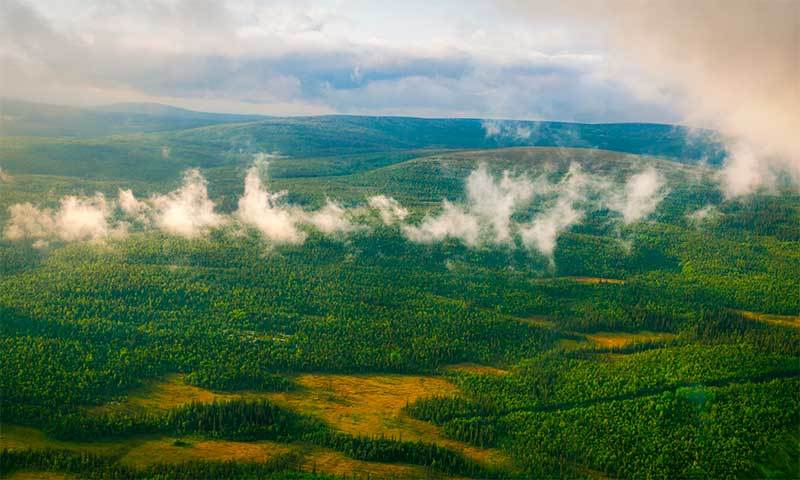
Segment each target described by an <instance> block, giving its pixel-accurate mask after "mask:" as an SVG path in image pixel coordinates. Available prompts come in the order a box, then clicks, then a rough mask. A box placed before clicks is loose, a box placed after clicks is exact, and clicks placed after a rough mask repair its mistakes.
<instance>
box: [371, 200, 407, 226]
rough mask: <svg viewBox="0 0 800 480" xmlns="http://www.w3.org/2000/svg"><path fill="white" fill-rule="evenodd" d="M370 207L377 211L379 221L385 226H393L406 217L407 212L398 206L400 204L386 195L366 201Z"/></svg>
mask: <svg viewBox="0 0 800 480" xmlns="http://www.w3.org/2000/svg"><path fill="white" fill-rule="evenodd" d="M367 203H368V204H369V206H370V207H372V208H374V209H375V210H378V214H379V215H380V217H381V221H383V223H384V224H385V225H393V224H394V223H395V222H397V221H401V222H402V221H403V220H405V219H406V217H407V216H408V210H407V209H406V208H404V207H403V206H402V205H400V202H398V201H397V200H395V199H394V198H392V197H387V196H386V195H375V196H372V197H369V198H368V199H367Z"/></svg>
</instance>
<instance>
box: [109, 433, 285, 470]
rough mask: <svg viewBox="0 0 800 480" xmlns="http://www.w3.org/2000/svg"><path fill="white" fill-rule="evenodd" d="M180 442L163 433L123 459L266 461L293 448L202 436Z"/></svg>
mask: <svg viewBox="0 0 800 480" xmlns="http://www.w3.org/2000/svg"><path fill="white" fill-rule="evenodd" d="M181 442H183V443H181V444H180V445H176V444H175V438H174V437H160V438H154V439H150V440H145V441H142V442H139V443H138V444H137V445H134V446H132V448H131V449H130V450H129V451H128V452H127V453H126V454H125V455H124V456H123V457H122V459H121V460H120V461H121V462H122V463H126V464H129V465H134V466H139V467H141V466H146V465H151V464H155V463H183V462H188V461H191V460H206V461H214V462H224V461H228V460H236V461H250V462H265V461H267V460H269V459H270V458H273V457H275V456H277V455H281V454H284V453H288V452H290V451H291V450H292V449H293V447H292V446H291V445H289V444H285V443H276V442H267V441H259V442H229V441H225V440H206V439H203V438H182V439H181Z"/></svg>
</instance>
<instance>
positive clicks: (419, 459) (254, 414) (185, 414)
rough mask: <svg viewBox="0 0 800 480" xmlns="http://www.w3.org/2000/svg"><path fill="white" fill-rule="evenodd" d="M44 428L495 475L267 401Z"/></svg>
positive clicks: (445, 454)
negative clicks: (258, 444) (279, 445)
mask: <svg viewBox="0 0 800 480" xmlns="http://www.w3.org/2000/svg"><path fill="white" fill-rule="evenodd" d="M46 431H47V433H48V434H50V435H52V436H54V437H56V438H60V439H65V440H79V441H89V440H91V441H98V440H102V439H111V438H120V437H128V436H132V435H140V434H155V433H158V434H166V435H173V436H177V437H181V436H190V435H199V436H203V437H209V438H218V439H225V440H235V441H256V440H273V441H279V442H293V441H299V442H306V443H312V444H315V445H319V446H322V447H327V448H332V449H334V450H337V451H340V452H342V453H344V454H345V455H347V456H348V457H350V458H354V459H357V460H367V461H377V462H390V463H392V462H402V463H411V464H416V465H423V466H426V467H429V468H431V469H433V470H435V471H438V472H442V473H446V474H453V475H471V476H479V477H489V476H496V475H497V474H498V473H497V472H493V471H489V470H486V469H485V468H484V467H482V466H480V465H478V464H477V463H475V462H474V461H472V460H469V459H467V458H466V457H464V456H463V455H461V454H459V453H457V452H454V451H452V450H449V449H447V448H444V447H440V446H438V445H435V444H432V443H426V442H421V441H417V442H404V441H400V440H396V439H391V438H383V437H362V436H353V435H349V434H346V433H341V432H336V431H334V430H332V429H330V428H329V427H327V426H326V425H325V424H324V423H322V422H321V421H319V420H317V419H315V418H313V417H310V416H307V415H301V414H298V413H295V412H293V411H291V410H287V409H285V408H282V407H279V406H277V405H275V404H273V403H271V402H268V401H266V400H255V401H251V400H231V401H225V402H216V401H215V402H212V403H200V402H192V403H189V404H186V405H183V406H179V407H175V408H173V409H170V410H168V411H167V412H164V413H162V414H128V413H124V414H116V415H98V416H93V415H87V414H80V413H71V414H67V415H63V416H60V417H55V418H52V419H50V421H49V422H48V425H47V429H46Z"/></svg>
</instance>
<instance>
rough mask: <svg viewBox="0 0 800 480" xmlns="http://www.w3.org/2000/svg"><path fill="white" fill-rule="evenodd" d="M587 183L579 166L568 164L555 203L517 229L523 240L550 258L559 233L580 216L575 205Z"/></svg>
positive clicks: (574, 222)
mask: <svg viewBox="0 0 800 480" xmlns="http://www.w3.org/2000/svg"><path fill="white" fill-rule="evenodd" d="M590 182H591V180H590V179H589V177H588V176H587V175H586V174H585V173H584V172H583V170H582V169H581V167H580V165H578V164H576V163H573V164H571V165H570V168H569V170H568V171H567V173H566V174H565V175H564V177H563V178H562V179H561V181H560V182H559V183H558V184H557V185H556V186H555V190H556V191H557V192H558V194H557V196H556V200H555V205H554V206H552V207H551V208H549V209H547V210H545V211H543V212H542V213H540V214H539V215H537V216H536V217H535V218H534V219H533V221H532V222H531V223H530V225H527V226H523V227H521V228H520V237H521V238H522V243H523V244H524V245H525V246H527V247H528V248H530V249H534V250H537V251H539V252H540V253H541V254H542V255H544V256H546V257H551V258H552V256H553V252H554V251H555V248H556V241H557V239H558V235H559V234H560V233H561V232H563V231H564V230H566V229H567V228H569V227H571V226H572V225H574V224H576V223H578V221H579V220H580V219H581V218H582V217H583V215H584V211H583V210H582V209H580V208H579V207H577V206H576V204H577V203H578V202H580V201H583V200H585V198H586V190H587V187H588V185H589V184H590Z"/></svg>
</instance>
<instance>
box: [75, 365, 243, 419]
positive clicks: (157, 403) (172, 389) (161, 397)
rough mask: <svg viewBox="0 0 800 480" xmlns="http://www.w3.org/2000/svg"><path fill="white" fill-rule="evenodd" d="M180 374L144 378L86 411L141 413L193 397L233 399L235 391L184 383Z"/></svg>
mask: <svg viewBox="0 0 800 480" xmlns="http://www.w3.org/2000/svg"><path fill="white" fill-rule="evenodd" d="M183 377H184V375H182V374H172V375H167V376H165V377H163V378H160V379H157V380H147V381H145V384H144V386H142V387H140V388H136V389H133V390H131V391H130V392H129V393H128V394H127V395H126V396H125V397H124V398H122V399H121V400H119V401H113V402H109V403H106V404H103V405H99V406H95V407H90V408H88V409H87V410H88V411H89V412H90V413H96V414H98V415H102V414H108V413H122V412H126V413H144V412H154V411H165V410H169V409H170V408H173V407H177V406H179V405H184V404H187V403H191V402H194V401H197V402H207V403H210V402H212V401H214V400H216V399H233V398H236V397H237V395H229V394H220V393H215V392H212V391H210V390H205V389H203V388H199V387H195V386H192V385H188V384H187V383H186V382H184V378H183Z"/></svg>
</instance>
